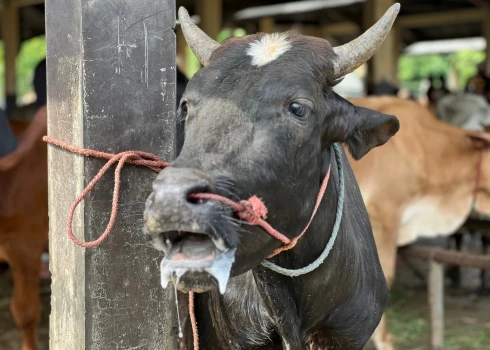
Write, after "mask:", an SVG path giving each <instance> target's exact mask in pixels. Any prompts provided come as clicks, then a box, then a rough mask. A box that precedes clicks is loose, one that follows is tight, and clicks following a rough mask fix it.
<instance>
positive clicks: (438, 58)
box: [398, 50, 485, 92]
mask: <svg viewBox="0 0 490 350" xmlns="http://www.w3.org/2000/svg"><path fill="white" fill-rule="evenodd" d="M484 58H485V53H483V52H480V51H469V50H466V51H459V52H456V53H452V54H444V55H443V54H431V55H413V56H412V55H401V57H400V60H399V62H398V77H399V79H400V83H401V85H402V86H404V87H407V88H409V89H410V90H411V91H413V92H417V91H418V90H419V88H420V84H421V82H422V81H423V80H424V79H428V78H429V76H431V75H436V76H444V77H446V78H447V77H448V75H449V72H450V70H451V69H452V68H453V69H455V70H456V72H457V75H458V86H459V88H460V89H461V90H462V89H463V88H464V86H465V85H466V82H467V81H468V79H469V78H470V77H471V76H473V75H474V74H475V73H476V71H477V65H478V63H480V62H482V61H483V60H484Z"/></svg>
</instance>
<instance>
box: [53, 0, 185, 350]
mask: <svg viewBox="0 0 490 350" xmlns="http://www.w3.org/2000/svg"><path fill="white" fill-rule="evenodd" d="M175 16H176V14H175V3H174V0H139V1H125V0H112V1H103V0H72V1H66V0H47V1H46V28H47V75H48V115H49V120H48V125H49V127H48V133H49V135H51V136H52V137H55V138H58V139H61V140H64V141H66V142H69V143H71V144H74V145H76V146H81V147H86V148H93V149H97V150H101V151H107V152H113V153H117V152H121V151H125V150H144V151H147V152H152V153H155V154H157V155H158V156H160V157H162V158H163V159H167V160H170V159H172V158H173V157H174V155H175V147H174V144H175V141H174V139H175V128H176V123H175V113H174V110H175V35H174V32H173V30H172V28H173V27H174V26H175ZM48 162H49V225H50V230H49V231H50V232H49V233H50V237H49V239H50V259H51V261H50V267H51V271H52V274H53V279H52V300H51V307H52V311H51V318H50V349H52V350H66V349H70V350H77V349H79V350H82V349H83V350H99V349H103V350H105V349H176V337H175V334H176V327H175V326H176V322H175V321H174V311H175V304H174V302H173V298H172V293H168V292H167V291H165V290H163V289H162V288H161V287H160V277H159V263H160V260H161V258H162V256H161V254H159V253H158V252H157V251H156V250H155V249H154V248H153V247H152V246H151V244H150V243H149V242H148V241H147V239H146V238H145V237H143V234H142V233H141V228H142V225H143V222H142V215H143V213H142V212H143V208H144V202H145V200H146V198H147V196H148V195H149V193H150V192H151V183H152V181H153V179H154V178H155V177H156V174H155V173H154V172H153V171H151V170H149V169H144V168H136V167H134V166H131V165H127V166H125V167H124V169H123V171H122V179H121V191H120V192H121V195H120V200H119V212H118V216H117V219H116V224H115V226H114V229H113V230H112V233H111V235H110V236H109V238H108V239H107V240H106V241H104V242H103V243H102V244H101V245H100V246H98V247H96V248H91V249H82V248H80V247H78V246H76V245H75V244H74V243H73V242H72V241H71V240H70V239H68V237H67V233H66V220H67V215H68V211H69V208H70V206H71V203H72V202H73V201H74V199H75V197H76V196H77V195H78V194H79V193H80V192H81V190H82V189H83V187H84V186H86V185H87V184H88V182H89V181H90V180H91V179H92V178H93V177H94V176H95V175H96V173H97V172H98V170H99V169H100V168H101V166H102V165H103V164H104V163H105V161H102V160H99V159H94V158H83V157H81V156H79V155H75V154H72V153H69V152H67V151H63V150H60V149H58V148H55V147H52V146H50V147H49V153H48ZM113 170H114V169H112V171H113ZM110 172H111V171H110ZM113 186H114V181H113V178H112V176H111V175H106V176H105V177H104V178H103V179H102V180H101V181H100V182H99V184H98V185H97V186H96V188H95V190H94V191H93V192H91V193H90V194H89V195H88V196H87V197H86V199H85V201H84V202H83V203H82V204H81V205H80V206H79V208H78V209H77V210H76V213H75V217H74V222H73V225H72V227H73V231H74V234H75V235H76V236H77V237H79V238H80V239H82V240H85V241H89V240H94V239H96V238H97V237H99V235H100V234H101V233H102V232H103V231H104V229H105V227H106V225H107V223H108V219H109V215H110V212H111V203H112V190H113Z"/></svg>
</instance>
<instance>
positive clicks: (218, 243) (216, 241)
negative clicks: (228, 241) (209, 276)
mask: <svg viewBox="0 0 490 350" xmlns="http://www.w3.org/2000/svg"><path fill="white" fill-rule="evenodd" d="M211 239H212V240H213V244H214V246H215V247H216V248H218V249H219V250H221V251H222V252H225V251H226V245H225V241H224V240H223V238H215V237H212V238H211Z"/></svg>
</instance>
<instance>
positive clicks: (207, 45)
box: [179, 7, 220, 66]
mask: <svg viewBox="0 0 490 350" xmlns="http://www.w3.org/2000/svg"><path fill="white" fill-rule="evenodd" d="M179 21H180V25H181V27H182V32H183V33H184V36H185V40H186V41H187V44H189V47H190V48H191V50H192V52H193V53H194V55H196V57H197V59H198V60H199V62H201V64H202V65H203V66H207V64H208V63H209V60H210V58H211V55H212V54H213V52H214V50H216V49H217V48H218V47H219V45H220V44H219V43H218V42H216V41H214V40H213V39H211V38H210V37H209V36H207V35H206V33H204V32H203V31H202V30H201V29H200V28H199V27H198V26H196V25H195V24H194V22H192V20H191V18H190V17H189V13H188V12H187V10H186V9H185V8H184V7H181V8H179Z"/></svg>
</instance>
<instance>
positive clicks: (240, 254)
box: [144, 33, 398, 349]
mask: <svg viewBox="0 0 490 350" xmlns="http://www.w3.org/2000/svg"><path fill="white" fill-rule="evenodd" d="M261 35H263V34H258V35H253V36H247V37H242V38H235V39H231V40H228V41H227V42H225V43H224V44H223V45H222V46H221V47H220V48H219V49H217V50H216V51H215V52H214V54H213V56H212V59H211V62H210V64H209V65H208V66H206V67H205V68H203V69H201V70H200V71H199V72H198V73H197V74H196V75H195V76H194V77H193V78H192V79H191V81H190V82H189V84H188V86H187V89H186V92H185V94H184V96H183V99H182V101H181V104H180V108H179V111H178V114H179V118H182V119H185V142H184V145H183V148H182V151H181V152H180V154H179V156H178V157H177V159H176V160H175V161H174V162H172V164H171V166H170V167H169V168H167V169H166V170H164V171H162V172H161V173H160V174H159V175H158V177H157V179H156V180H155V182H154V187H153V189H154V192H153V193H152V195H150V197H149V199H148V202H147V206H146V211H145V222H146V224H145V229H144V230H145V232H146V233H147V234H148V235H149V236H150V237H151V239H152V240H153V242H154V243H155V246H156V247H158V248H160V249H162V250H164V251H165V253H166V254H167V255H168V254H169V252H171V247H175V244H180V243H178V242H184V243H182V247H184V246H185V245H186V244H187V243H188V245H187V247H188V248H186V249H184V248H180V249H181V250H180V252H179V253H177V254H174V253H170V256H174V257H178V259H177V258H176V259H175V260H176V261H177V260H178V263H180V261H184V263H185V262H188V261H192V262H193V263H197V264H199V263H200V261H204V260H205V259H204V258H203V256H204V255H205V254H208V253H209V252H210V251H211V250H210V251H209V252H208V251H206V252H205V253H202V251H201V250H202V249H204V248H202V247H204V246H208V245H209V246H211V247H214V246H213V245H210V244H209V242H210V239H212V241H213V243H214V244H215V245H216V247H215V250H214V252H217V251H219V250H220V249H219V248H220V247H221V248H222V250H229V249H236V254H235V260H234V263H233V265H232V270H231V276H232V278H231V279H230V281H229V282H228V287H227V291H226V293H225V294H224V295H220V294H219V293H218V292H217V291H216V289H215V286H216V281H215V280H214V279H213V278H212V277H211V276H209V275H208V274H206V273H204V272H195V271H194V272H190V273H188V274H184V276H182V278H181V279H180V281H178V282H179V283H178V287H179V289H180V290H182V291H189V290H194V291H197V292H205V291H209V292H207V293H203V294H198V295H197V296H196V315H197V318H198V320H199V324H200V328H199V337H200V344H201V349H275V348H277V349H280V348H284V349H304V348H305V347H309V348H312V349H324V348H327V347H336V348H342V349H360V348H362V346H363V345H364V344H365V342H366V341H367V340H368V338H369V336H370V335H371V334H372V332H373V331H374V329H375V327H376V325H377V324H378V322H379V319H380V317H381V315H382V312H383V310H384V307H385V304H386V301H387V286H386V281H385V279H384V277H383V273H382V271H381V267H380V264H379V259H378V256H377V253H376V247H375V245H374V240H373V237H372V232H371V227H370V224H369V220H368V216H367V213H366V210H365V207H364V205H363V201H362V198H361V196H360V193H359V189H358V186H357V183H356V181H355V178H354V176H353V174H352V171H351V169H350V167H349V164H348V161H347V159H346V157H345V155H342V163H343V166H344V172H345V183H346V188H345V191H346V198H345V209H344V215H343V219H342V225H341V228H340V231H339V237H338V239H337V241H336V243H335V246H334V249H333V250H332V252H331V254H330V256H329V258H328V259H327V260H326V262H325V263H324V264H322V265H321V266H320V267H319V268H318V269H317V270H315V271H314V272H312V273H310V274H307V275H304V276H300V277H297V278H290V277H285V276H282V275H278V274H276V273H274V272H272V271H270V270H267V269H265V268H263V267H261V266H260V263H261V262H262V261H264V260H265V259H266V258H267V257H268V256H269V255H270V254H271V253H272V252H273V251H274V249H276V248H278V247H279V246H280V245H281V242H279V241H278V240H276V239H275V238H273V237H272V236H270V235H268V234H267V233H266V232H265V231H263V230H262V229H260V228H258V227H256V226H248V225H240V226H237V225H236V224H235V220H236V216H235V215H234V214H233V213H232V211H231V210H230V209H229V208H227V207H225V206H224V205H222V204H220V203H219V202H217V201H213V200H208V201H202V200H192V199H190V198H189V194H191V193H202V192H211V193H217V194H220V195H222V196H226V197H229V198H231V199H234V200H237V199H246V198H249V197H250V196H252V195H257V196H259V197H260V198H261V199H262V200H263V202H264V203H265V204H266V206H267V208H268V210H269V214H268V219H267V221H268V222H269V223H270V224H271V225H272V226H273V227H275V228H276V229H278V230H279V231H280V232H282V233H283V234H285V235H287V236H288V237H290V238H293V237H295V236H296V235H298V234H299V233H300V232H301V231H302V229H303V228H304V227H305V225H306V224H307V222H308V220H309V218H310V215H311V212H312V210H313V206H314V204H315V201H316V197H317V194H318V191H319V187H320V183H321V181H322V179H323V177H324V176H325V174H326V172H327V169H328V168H329V166H331V169H332V176H331V179H330V182H329V185H328V188H327V191H326V194H325V198H324V200H323V201H322V205H321V206H320V209H319V211H318V214H317V216H316V217H315V219H314V220H313V223H312V225H311V227H310V228H309V230H308V231H307V232H306V234H305V236H304V237H303V238H302V239H301V240H300V241H299V243H298V245H297V246H296V247H295V248H294V249H292V250H290V251H286V252H283V253H281V254H279V255H278V256H276V257H274V258H273V259H272V261H273V262H275V263H277V264H279V265H281V266H283V267H288V268H300V267H303V266H305V265H307V264H309V263H310V262H312V261H313V260H314V259H315V258H316V257H317V256H318V255H320V253H321V251H322V250H323V249H324V247H325V245H326V244H327V241H328V239H329V237H330V234H331V230H332V226H333V222H334V219H335V210H336V209H335V208H336V203H337V192H338V189H337V184H338V173H337V165H336V162H335V159H334V157H333V154H331V148H330V146H331V144H332V143H334V142H345V143H346V144H347V145H348V147H349V150H350V152H351V153H352V155H353V156H354V157H355V158H357V159H358V158H361V157H362V156H363V155H364V154H366V153H367V152H368V151H369V150H370V149H371V148H373V147H376V146H379V145H381V144H383V143H385V142H386V141H387V140H388V139H389V138H390V137H391V136H392V135H393V134H394V133H396V131H397V130H398V121H397V119H396V118H395V117H393V116H388V115H384V114H381V113H377V112H374V111H371V110H367V109H363V108H358V107H355V106H353V105H351V104H350V103H349V102H347V101H345V100H344V99H342V98H341V97H339V96H338V95H336V94H335V93H334V92H332V90H331V88H332V86H334V84H335V83H336V82H335V81H334V80H333V79H332V78H331V76H332V71H333V68H332V64H331V59H332V58H333V57H334V53H333V51H332V48H331V47H330V45H329V44H328V43H327V42H326V41H324V40H321V39H316V38H311V37H305V36H300V35H297V34H294V33H288V34H287V35H288V40H289V41H290V42H291V44H292V48H291V49H290V50H289V51H287V52H285V53H284V54H283V55H281V56H280V57H279V58H277V59H276V60H275V61H273V62H271V63H269V64H266V65H264V66H261V67H256V66H253V65H251V63H250V61H251V58H250V57H248V56H247V55H246V53H245V52H246V49H247V47H248V45H249V43H250V42H252V41H254V40H256V39H258V38H260V36H261ZM285 73H286V74H285ZM179 231H180V232H179ZM191 233H194V234H191ZM206 239H207V241H206ZM193 241H194V242H195V241H198V242H200V243H199V244H196V243H192V242H193ZM201 248H202V249H201ZM210 249H211V248H210ZM177 250H178V249H177ZM212 256H213V255H212V254H211V255H209V256H207V257H206V259H208V258H209V259H212ZM210 257H211V258H210ZM172 259H173V258H172ZM174 282H176V281H174ZM188 346H190V344H188Z"/></svg>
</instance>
